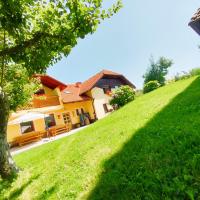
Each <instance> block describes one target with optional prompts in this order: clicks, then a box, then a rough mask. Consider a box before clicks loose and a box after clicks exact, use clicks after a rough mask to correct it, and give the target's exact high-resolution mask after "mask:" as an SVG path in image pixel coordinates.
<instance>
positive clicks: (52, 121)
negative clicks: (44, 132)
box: [45, 114, 56, 128]
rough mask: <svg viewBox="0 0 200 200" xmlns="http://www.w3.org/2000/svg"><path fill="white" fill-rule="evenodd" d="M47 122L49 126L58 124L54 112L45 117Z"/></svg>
mask: <svg viewBox="0 0 200 200" xmlns="http://www.w3.org/2000/svg"><path fill="white" fill-rule="evenodd" d="M45 124H46V126H47V127H48V128H49V127H52V126H55V125H56V121H55V118H54V114H50V115H49V117H45Z"/></svg>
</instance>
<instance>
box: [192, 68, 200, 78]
mask: <svg viewBox="0 0 200 200" xmlns="http://www.w3.org/2000/svg"><path fill="white" fill-rule="evenodd" d="M190 74H191V76H197V75H200V68H194V69H192V70H191V71H190Z"/></svg>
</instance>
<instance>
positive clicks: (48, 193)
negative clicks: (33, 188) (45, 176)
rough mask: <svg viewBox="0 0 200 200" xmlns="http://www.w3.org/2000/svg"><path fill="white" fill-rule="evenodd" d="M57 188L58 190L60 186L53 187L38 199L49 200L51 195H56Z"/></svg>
mask: <svg viewBox="0 0 200 200" xmlns="http://www.w3.org/2000/svg"><path fill="white" fill-rule="evenodd" d="M57 188H58V185H54V186H51V187H50V188H49V189H48V190H45V191H44V192H42V194H41V195H40V196H38V197H37V199H38V200H45V199H49V198H50V197H51V195H52V194H54V193H55V191H56V190H57Z"/></svg>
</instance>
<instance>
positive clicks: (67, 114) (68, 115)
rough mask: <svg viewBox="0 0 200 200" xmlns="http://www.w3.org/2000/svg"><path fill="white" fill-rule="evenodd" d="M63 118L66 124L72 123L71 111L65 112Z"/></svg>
mask: <svg viewBox="0 0 200 200" xmlns="http://www.w3.org/2000/svg"><path fill="white" fill-rule="evenodd" d="M62 115H63V120H64V123H65V124H69V123H71V118H70V114H69V113H63V114H62Z"/></svg>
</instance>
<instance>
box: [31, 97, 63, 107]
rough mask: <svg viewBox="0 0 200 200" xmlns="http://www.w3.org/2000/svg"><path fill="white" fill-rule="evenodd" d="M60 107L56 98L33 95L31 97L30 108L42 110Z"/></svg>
mask: <svg viewBox="0 0 200 200" xmlns="http://www.w3.org/2000/svg"><path fill="white" fill-rule="evenodd" d="M58 105H60V101H59V97H58V96H46V95H35V96H34V97H33V103H32V106H33V107H34V108H43V107H48V106H58Z"/></svg>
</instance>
